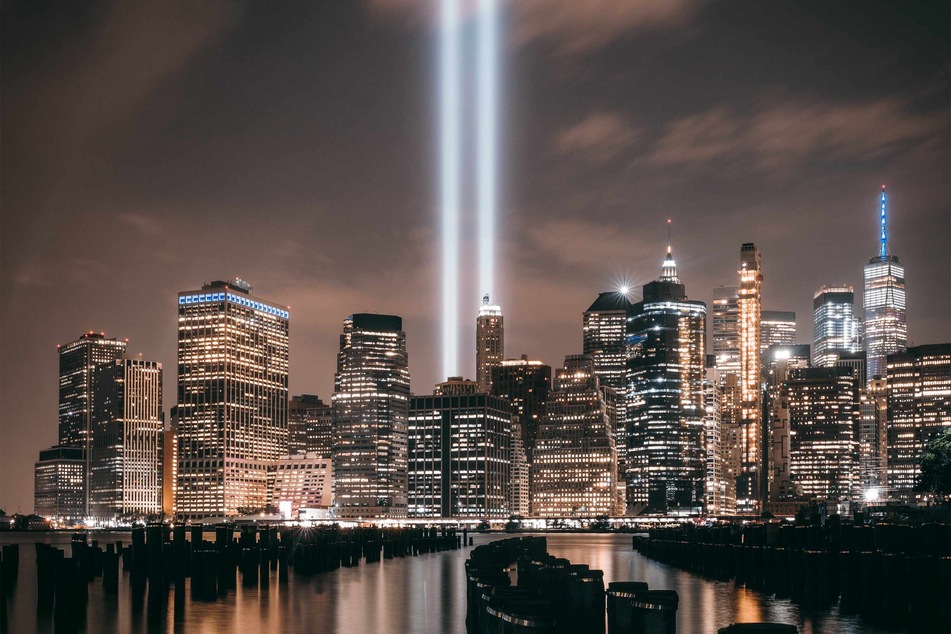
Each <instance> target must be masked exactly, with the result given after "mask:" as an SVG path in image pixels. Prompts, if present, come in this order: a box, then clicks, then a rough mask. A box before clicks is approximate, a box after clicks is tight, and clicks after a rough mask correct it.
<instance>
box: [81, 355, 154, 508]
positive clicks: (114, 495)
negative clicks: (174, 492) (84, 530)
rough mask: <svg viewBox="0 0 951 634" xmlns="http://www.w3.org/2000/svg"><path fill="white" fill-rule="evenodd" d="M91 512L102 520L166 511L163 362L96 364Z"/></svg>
mask: <svg viewBox="0 0 951 634" xmlns="http://www.w3.org/2000/svg"><path fill="white" fill-rule="evenodd" d="M93 372H94V379H93V384H94V389H93V408H92V409H93V434H92V457H91V459H90V465H91V468H90V480H89V498H90V514H91V515H92V516H94V517H98V518H100V519H104V520H113V519H116V518H118V517H121V516H126V517H137V518H146V517H148V516H150V515H159V514H161V513H162V433H163V431H164V426H165V421H164V418H163V415H162V364H161V363H158V362H156V361H144V360H142V359H116V360H114V361H112V362H110V363H103V364H100V365H98V366H96V368H95V370H94V371H93Z"/></svg>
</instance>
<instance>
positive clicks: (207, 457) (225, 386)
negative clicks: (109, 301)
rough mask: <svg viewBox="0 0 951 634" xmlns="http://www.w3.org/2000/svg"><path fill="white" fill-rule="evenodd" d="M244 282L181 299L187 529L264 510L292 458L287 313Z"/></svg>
mask: <svg viewBox="0 0 951 634" xmlns="http://www.w3.org/2000/svg"><path fill="white" fill-rule="evenodd" d="M252 290H253V289H252V287H251V286H250V285H249V284H247V283H246V282H244V281H242V280H234V281H231V282H223V281H215V282H211V283H209V284H205V285H204V286H203V287H202V288H201V289H200V290H195V291H182V292H180V293H179V294H178V451H179V461H178V485H177V491H176V498H177V499H176V504H177V506H178V513H179V514H180V515H183V516H184V517H185V519H199V518H202V517H209V516H215V517H217V516H230V515H237V514H239V513H244V512H247V511H249V510H256V509H261V508H264V507H265V506H266V505H267V496H268V478H269V476H268V474H269V467H270V466H271V465H272V464H273V463H274V461H275V460H277V459H278V458H281V457H283V456H285V455H287V396H288V395H287V373H288V333H289V323H290V313H289V312H288V309H287V307H286V306H282V305H280V304H275V303H273V302H269V301H265V300H263V299H261V298H259V297H257V296H255V295H253V293H252Z"/></svg>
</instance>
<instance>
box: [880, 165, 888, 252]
mask: <svg viewBox="0 0 951 634" xmlns="http://www.w3.org/2000/svg"><path fill="white" fill-rule="evenodd" d="M885 203H886V199H885V185H884V184H882V214H881V216H882V217H881V222H882V235H881V238H880V240H881V243H882V249H881V251H882V252H881V256H882V259H883V260H884V259H885V256H887V255H888V234H887V233H886V232H885V219H886V218H887V207H886V204H885Z"/></svg>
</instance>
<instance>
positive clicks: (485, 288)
mask: <svg viewBox="0 0 951 634" xmlns="http://www.w3.org/2000/svg"><path fill="white" fill-rule="evenodd" d="M498 14H499V11H498V0H479V14H478V16H479V17H478V67H477V71H478V89H479V100H478V125H479V127H478V130H479V136H478V148H477V149H478V157H477V177H478V189H477V192H478V207H479V291H480V293H483V294H488V295H489V296H490V297H492V298H493V299H494V300H495V303H496V304H498V298H496V297H495V296H494V292H495V287H494V285H495V216H496V207H497V205H498V199H497V183H496V170H497V163H498V161H497V159H498V157H497V149H496V145H497V139H496V137H497V134H498V126H497V121H498V111H497V90H498V86H497V82H498V79H497V75H498V68H497V65H498V55H497V49H498V21H499V16H498Z"/></svg>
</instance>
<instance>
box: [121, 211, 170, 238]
mask: <svg viewBox="0 0 951 634" xmlns="http://www.w3.org/2000/svg"><path fill="white" fill-rule="evenodd" d="M116 219H118V221H119V222H121V223H122V224H124V225H126V226H129V227H132V228H133V229H135V230H136V231H139V232H141V233H144V234H146V235H150V236H154V235H158V234H159V233H160V232H161V229H160V228H159V223H158V221H156V220H155V218H153V217H152V216H149V215H147V214H141V213H134V212H121V213H119V214H117V215H116Z"/></svg>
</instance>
